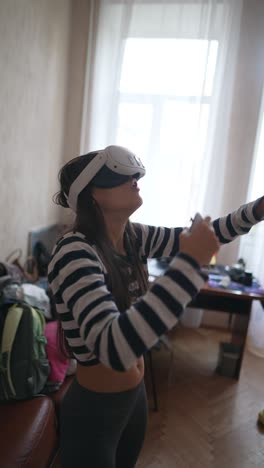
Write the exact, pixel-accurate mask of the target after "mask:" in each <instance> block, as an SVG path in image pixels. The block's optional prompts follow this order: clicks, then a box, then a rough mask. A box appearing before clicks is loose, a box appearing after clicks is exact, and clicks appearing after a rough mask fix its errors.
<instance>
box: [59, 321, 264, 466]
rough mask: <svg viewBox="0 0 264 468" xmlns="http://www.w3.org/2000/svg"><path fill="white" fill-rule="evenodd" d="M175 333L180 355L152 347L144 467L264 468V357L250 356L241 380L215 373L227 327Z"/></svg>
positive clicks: (140, 463)
mask: <svg viewBox="0 0 264 468" xmlns="http://www.w3.org/2000/svg"><path fill="white" fill-rule="evenodd" d="M169 337H170V343H171V344H172V348H173V353H170V352H169V351H168V350H167V349H166V348H165V347H162V348H161V349H160V350H157V351H156V350H155V351H153V352H152V355H153V364H154V368H155V375H156V381H157V389H158V404H159V410H158V412H154V411H153V409H152V408H153V401H152V392H151V386H150V379H149V370H148V368H147V369H146V379H145V380H146V387H147V392H148V397H149V406H150V408H149V423H148V431H147V435H146V440H145V444H144V447H143V450H142V452H141V455H140V458H139V461H138V463H137V468H251V467H254V468H264V428H263V429H262V428H261V427H258V425H257V415H258V412H259V411H260V410H261V409H264V372H263V370H264V359H260V358H257V357H255V356H253V355H252V354H250V353H246V354H245V357H244V361H243V365H242V371H241V375H240V380H239V381H236V380H233V379H230V378H226V377H222V376H219V375H217V374H216V373H215V372H214V370H215V367H216V363H217V357H218V349H219V342H220V341H229V335H228V333H227V332H226V331H219V330H213V329H206V328H197V329H190V328H180V327H177V328H176V329H175V330H174V331H173V332H171V333H170V335H169ZM87 466H89V465H87ZM59 467H60V463H59V460H58V459H57V460H56V463H55V465H54V468H59ZM91 468H92V467H91ZM124 468H126V467H124Z"/></svg>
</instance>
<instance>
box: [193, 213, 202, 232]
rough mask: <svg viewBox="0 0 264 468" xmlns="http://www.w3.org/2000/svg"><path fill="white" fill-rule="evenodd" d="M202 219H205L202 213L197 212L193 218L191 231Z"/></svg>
mask: <svg viewBox="0 0 264 468" xmlns="http://www.w3.org/2000/svg"><path fill="white" fill-rule="evenodd" d="M201 221H203V217H202V215H200V213H196V215H195V217H194V218H193V220H192V225H191V227H190V231H192V229H193V227H194V226H195V225H196V224H199V223H200V222H201Z"/></svg>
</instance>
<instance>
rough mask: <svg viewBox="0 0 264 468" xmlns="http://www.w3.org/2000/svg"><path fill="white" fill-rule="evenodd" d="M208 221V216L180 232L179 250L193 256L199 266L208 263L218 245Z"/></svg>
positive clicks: (209, 219)
mask: <svg viewBox="0 0 264 468" xmlns="http://www.w3.org/2000/svg"><path fill="white" fill-rule="evenodd" d="M210 221H211V218H210V217H209V216H208V217H206V218H204V219H202V220H201V221H199V222H197V223H195V224H194V225H193V226H192V228H191V230H189V229H184V230H183V231H182V233H181V234H180V246H179V251H180V252H182V253H186V254H188V255H190V256H191V257H193V258H194V259H195V260H196V261H197V262H198V263H199V265H200V266H202V265H208V264H209V263H210V260H211V258H212V256H213V255H214V254H215V253H216V252H217V251H218V250H219V247H220V243H219V240H218V238H217V237H216V235H215V232H214V230H213V228H212V226H211V224H210Z"/></svg>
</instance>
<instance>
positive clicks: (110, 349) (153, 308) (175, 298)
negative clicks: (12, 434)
mask: <svg viewBox="0 0 264 468" xmlns="http://www.w3.org/2000/svg"><path fill="white" fill-rule="evenodd" d="M105 273H106V272H105V271H104V267H103V264H102V262H101V261H100V259H99V257H98V255H97V253H96V250H95V249H94V248H93V247H92V246H90V245H89V244H88V243H86V242H84V241H83V240H82V239H76V237H74V236H72V237H66V238H65V239H64V240H63V241H62V242H61V243H60V245H58V246H57V248H56V250H55V253H54V255H53V258H52V260H51V263H50V265H49V276H48V278H49V283H50V287H51V290H52V293H53V296H54V298H55V302H56V307H57V311H58V313H59V315H60V320H61V322H62V326H63V328H64V330H65V334H66V337H67V339H68V342H69V344H70V346H71V347H72V350H73V352H74V353H75V356H76V357H80V356H81V354H82V353H84V352H85V350H84V349H83V348H85V349H86V352H87V350H88V351H89V352H91V353H93V354H94V355H95V356H96V357H97V358H98V360H99V361H100V362H102V363H103V364H105V365H106V366H108V367H111V368H113V369H116V370H119V371H124V370H126V369H129V368H130V367H131V365H132V364H133V363H134V362H135V359H136V358H137V357H139V356H141V355H142V354H143V353H144V352H145V351H146V350H147V349H149V348H150V347H152V346H153V345H154V344H155V343H156V342H157V341H158V339H159V337H160V336H161V335H162V334H164V333H165V332H166V331H168V330H170V329H171V328H172V327H173V326H174V325H175V324H176V323H177V320H178V317H179V316H180V314H181V312H182V310H183V308H184V307H185V306H186V305H187V304H188V303H189V302H190V301H191V300H192V299H193V298H194V297H195V296H196V294H197V293H198V291H199V290H200V288H201V287H202V286H203V284H204V278H203V277H202V275H201V273H200V268H199V266H198V264H196V262H195V261H194V260H193V259H192V258H191V257H189V256H187V255H183V254H179V255H178V256H177V257H175V258H174V259H173V260H172V261H171V263H170V266H169V269H168V271H167V272H166V273H165V274H164V276H162V277H161V278H159V279H157V280H156V282H155V283H154V284H153V285H152V286H151V287H150V289H149V290H148V291H147V293H146V294H145V295H144V296H142V297H141V298H140V299H139V300H138V301H137V302H136V303H135V304H133V306H131V307H130V308H129V309H127V310H126V311H125V312H123V313H120V312H119V310H118V308H117V306H116V303H115V301H114V300H113V297H112V294H111V293H110V291H109V290H108V289H107V286H106V282H105Z"/></svg>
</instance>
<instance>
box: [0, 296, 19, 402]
mask: <svg viewBox="0 0 264 468" xmlns="http://www.w3.org/2000/svg"><path fill="white" fill-rule="evenodd" d="M22 315H23V308H22V307H18V306H17V305H16V304H14V305H13V306H11V307H10V308H9V310H8V313H7V316H6V319H5V325H4V330H3V337H2V349H1V353H2V356H3V361H5V365H6V369H7V382H8V385H9V390H10V392H11V393H12V394H13V396H14V397H15V396H16V391H15V388H14V385H13V381H12V377H11V369H10V362H11V351H12V347H13V343H14V340H15V336H16V332H17V329H18V326H19V323H20V320H21V317H22Z"/></svg>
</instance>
